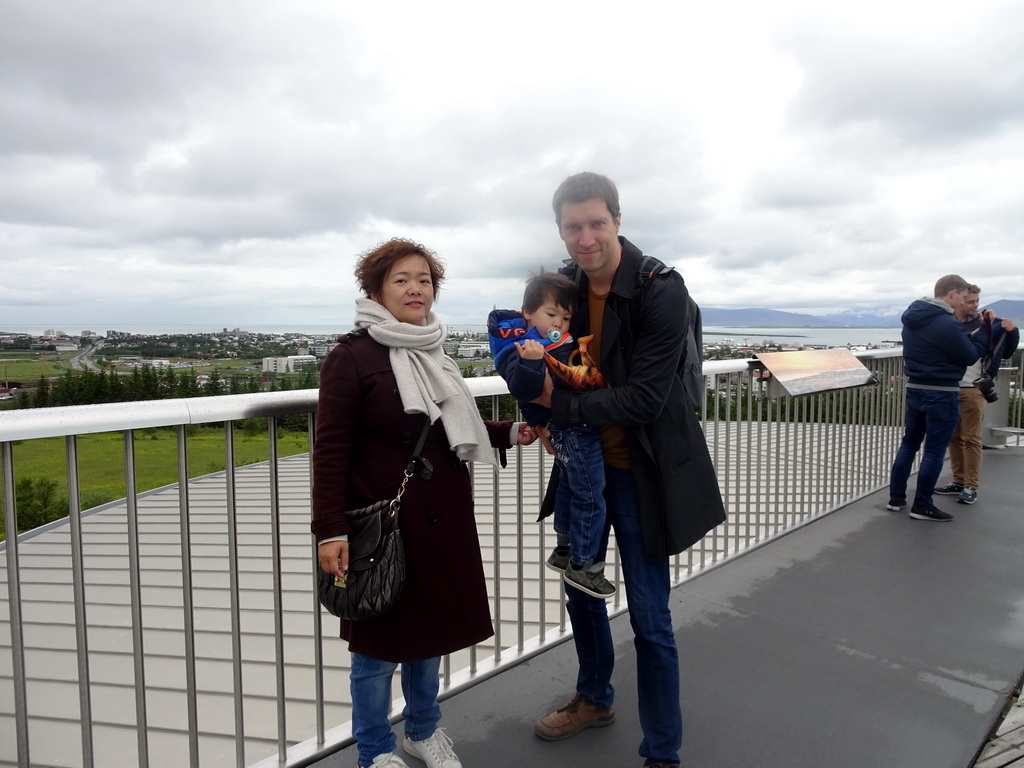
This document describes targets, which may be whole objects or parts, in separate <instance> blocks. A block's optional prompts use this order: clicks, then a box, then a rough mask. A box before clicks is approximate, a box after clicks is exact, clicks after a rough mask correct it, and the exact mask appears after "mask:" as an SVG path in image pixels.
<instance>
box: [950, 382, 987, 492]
mask: <svg viewBox="0 0 1024 768" xmlns="http://www.w3.org/2000/svg"><path fill="white" fill-rule="evenodd" d="M984 420H985V395H983V394H982V393H981V390H980V389H978V388H977V387H960V423H959V424H957V425H956V432H954V433H953V440H952V441H951V442H950V444H949V463H950V464H951V465H952V466H953V482H954V483H960V484H962V485H966V486H968V487H970V488H977V487H978V483H979V482H980V481H981V422H982V421H984Z"/></svg>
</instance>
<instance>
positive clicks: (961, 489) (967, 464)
mask: <svg viewBox="0 0 1024 768" xmlns="http://www.w3.org/2000/svg"><path fill="white" fill-rule="evenodd" d="M980 293H981V288H979V287H978V286H976V285H970V286H968V287H967V293H966V294H964V297H963V303H962V304H961V305H960V306H959V307H957V308H956V310H955V311H954V313H953V314H954V316H955V317H956V319H957V320H959V321H960V322H961V323H963V326H964V330H966V331H967V332H968V333H971V332H972V331H974V330H975V329H977V328H980V327H981V326H983V325H985V326H988V327H989V328H990V332H991V336H990V338H991V342H990V345H989V352H988V353H987V354H986V355H983V356H982V357H981V359H979V360H978V361H977V362H976V363H973V364H972V365H969V366H968V367H967V373H966V374H965V375H964V377H963V379H962V380H961V381H960V421H959V422H958V423H957V425H956V431H955V432H954V433H953V439H952V440H951V441H950V443H949V463H950V464H951V465H952V467H953V482H951V483H947V484H946V485H944V486H942V487H941V488H936V489H935V492H936V493H938V494H941V495H943V496H957V497H959V498H958V499H957V501H958V502H959V503H960V504H973V503H974V502H976V501H977V500H978V483H979V480H980V479H981V424H982V422H983V421H984V420H985V403H986V402H989V403H994V402H995V401H996V400H997V399H998V398H999V396H998V395H997V394H996V391H995V383H994V379H995V377H996V375H997V374H998V373H999V363H1000V361H1002V360H1003V359H1004V358H1007V357H1010V356H1011V355H1012V354H1013V351H1014V350H1015V349H1017V344H1018V343H1020V331H1018V330H1017V329H1016V328H1015V327H1014V324H1013V320H1008V319H1001V318H998V317H996V316H995V312H993V311H992V310H988V311H986V312H982V313H981V314H978V301H979V294H980Z"/></svg>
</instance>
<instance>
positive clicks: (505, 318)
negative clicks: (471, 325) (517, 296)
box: [487, 309, 576, 427]
mask: <svg viewBox="0 0 1024 768" xmlns="http://www.w3.org/2000/svg"><path fill="white" fill-rule="evenodd" d="M487 337H488V340H489V341H490V345H491V354H492V355H493V356H494V370H496V371H497V372H498V373H499V374H500V375H501V377H502V378H503V379H505V381H506V382H508V391H509V392H511V393H512V396H513V397H514V398H515V399H516V400H518V401H519V409H520V410H521V411H522V412H523V418H525V419H526V423H527V424H529V425H530V426H531V427H533V426H536V425H537V424H545V423H547V421H548V419H550V418H551V409H550V408H545V407H544V406H543V405H537V404H536V403H531V402H530V401H531V400H533V399H535V398H538V397H540V395H541V393H542V392H543V391H544V377H545V376H546V375H547V367H546V366H545V364H544V361H543V360H527V359H526V358H524V357H520V356H519V353H518V352H516V351H515V349H513V348H512V347H513V344H515V342H522V341H524V340H526V339H533V340H534V341H539V342H540V343H541V344H543V345H544V351H545V352H546V353H547V354H549V355H552V356H553V357H554V358H555V359H556V360H558V361H559V362H561V363H566V362H568V360H569V355H570V354H571V353H572V351H573V350H574V349H576V344H575V343H574V341H573V338H572V336H570V335H569V334H568V333H566V334H564V335H563V336H562V338H561V339H559V340H558V341H555V342H552V341H550V340H549V339H545V338H542V337H541V335H540V334H539V333H538V332H537V329H536V328H529V329H528V328H527V327H526V321H525V320H524V319H523V313H522V312H520V311H518V310H515V309H495V310H492V311H491V313H490V315H488V317H487ZM554 385H555V386H556V387H557V386H560V384H559V382H557V381H555V382H554Z"/></svg>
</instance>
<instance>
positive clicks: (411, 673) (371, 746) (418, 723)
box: [349, 653, 441, 766]
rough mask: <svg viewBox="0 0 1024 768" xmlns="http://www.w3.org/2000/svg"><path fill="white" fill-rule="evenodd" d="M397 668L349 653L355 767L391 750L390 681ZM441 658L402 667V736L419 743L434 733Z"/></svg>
mask: <svg viewBox="0 0 1024 768" xmlns="http://www.w3.org/2000/svg"><path fill="white" fill-rule="evenodd" d="M397 666H398V665H397V664H395V663H393V662H390V661H380V660H379V659H371V658H370V657H369V656H363V655H362V654H361V653H353V654H352V671H351V673H350V674H349V687H350V690H351V693H352V735H353V736H354V737H355V739H356V743H357V746H358V750H359V765H361V766H366V765H370V763H372V762H373V758H375V757H377V755H386V754H388V753H389V752H394V751H395V744H396V742H397V739H396V738H395V733H394V731H393V730H392V729H391V721H390V720H389V719H388V710H389V709H390V707H391V678H392V676H393V675H394V673H395V668H396V667H397ZM440 668H441V657H440V656H437V657H435V658H432V659H424V660H423V661H413V662H406V663H404V664H402V695H404V696H405V709H403V710H402V715H403V716H404V717H405V733H406V734H407V735H408V736H409V738H411V739H413V740H414V741H422V740H423V739H426V738H427V737H429V736H430V735H432V734H433V733H434V731H435V730H437V723H438V721H439V720H440V719H441V707H440V706H439V705H438V703H437V691H438V688H439V686H440V680H439V679H438V676H437V675H438V670H439V669H440Z"/></svg>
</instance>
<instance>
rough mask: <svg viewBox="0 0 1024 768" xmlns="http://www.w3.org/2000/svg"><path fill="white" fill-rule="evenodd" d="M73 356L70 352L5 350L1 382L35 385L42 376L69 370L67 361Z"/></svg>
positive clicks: (1, 358)
mask: <svg viewBox="0 0 1024 768" xmlns="http://www.w3.org/2000/svg"><path fill="white" fill-rule="evenodd" d="M71 357H72V355H71V354H70V353H68V352H62V353H60V354H58V353H55V352H47V353H45V354H43V353H38V352H28V351H26V350H23V349H19V350H4V351H2V352H0V383H3V382H4V381H20V382H21V383H22V384H24V385H25V386H31V387H34V386H35V385H36V382H37V381H39V377H40V376H60V375H61V374H62V373H63V372H64V371H65V370H67V366H68V363H67V362H66V361H67V360H68V359H70V358H71Z"/></svg>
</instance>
